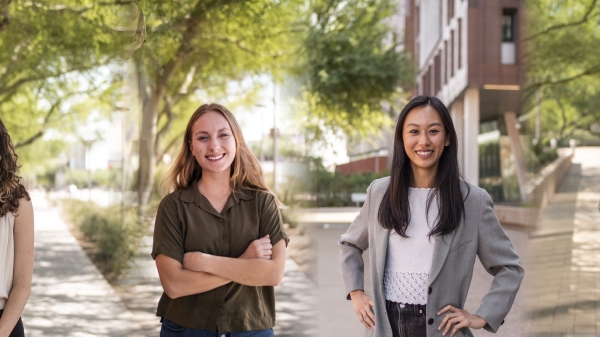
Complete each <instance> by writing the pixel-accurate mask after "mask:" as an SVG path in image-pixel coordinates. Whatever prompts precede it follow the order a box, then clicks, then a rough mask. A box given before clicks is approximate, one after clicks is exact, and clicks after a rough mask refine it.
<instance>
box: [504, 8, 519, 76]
mask: <svg viewBox="0 0 600 337" xmlns="http://www.w3.org/2000/svg"><path fill="white" fill-rule="evenodd" d="M516 26H517V11H516V10H515V9H508V8H506V9H504V10H503V12H502V51H501V53H502V54H501V63H502V64H516V61H517V43H516V41H517V36H516V35H517V27H516Z"/></svg>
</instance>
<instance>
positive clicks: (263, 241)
mask: <svg viewBox="0 0 600 337" xmlns="http://www.w3.org/2000/svg"><path fill="white" fill-rule="evenodd" d="M254 242H256V244H258V245H263V244H265V243H271V240H269V238H260V239H256V240H254Z"/></svg>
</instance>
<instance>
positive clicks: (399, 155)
mask: <svg viewBox="0 0 600 337" xmlns="http://www.w3.org/2000/svg"><path fill="white" fill-rule="evenodd" d="M427 105H428V106H431V107H432V108H433V109H435V110H436V111H437V112H438V114H439V115H440V118H441V119H442V123H443V124H444V129H445V131H446V135H447V137H448V138H449V139H450V144H449V145H448V146H447V147H446V148H445V149H444V152H443V153H442V156H441V157H440V161H439V164H438V167H437V172H436V175H435V181H434V186H433V187H434V189H432V192H431V193H429V198H428V199H427V208H426V212H427V213H429V206H431V202H432V200H433V198H436V197H437V198H438V206H439V213H438V215H437V218H436V219H435V223H436V224H435V226H434V227H433V229H432V230H431V232H430V233H429V235H430V236H431V235H436V234H440V235H445V234H449V233H452V232H453V231H455V230H456V229H457V228H458V226H459V225H460V221H461V218H462V217H463V216H464V209H465V203H464V199H463V195H462V193H461V189H460V181H461V179H463V176H462V174H461V172H460V169H459V167H458V138H457V137H456V130H454V124H453V123H452V118H451V117H450V113H449V112H448V109H447V108H446V106H445V105H444V103H442V101H440V100H439V99H438V98H437V97H431V96H417V97H415V98H413V99H412V100H411V101H410V102H408V104H407V105H406V106H405V107H404V109H402V112H401V113H400V116H398V120H397V122H396V132H395V135H394V154H393V158H392V170H391V173H390V185H389V186H388V188H387V191H386V192H385V195H384V196H383V200H382V201H381V205H380V206H379V214H378V220H379V222H380V223H381V226H382V227H383V228H386V229H394V230H395V231H396V233H398V234H399V235H401V236H403V237H407V235H406V228H407V227H408V224H409V223H410V207H409V203H408V188H409V187H410V186H411V184H412V183H413V172H412V168H411V165H410V159H409V158H408V156H407V155H406V152H405V151H404V140H403V139H402V130H403V128H404V120H405V119H406V116H407V115H408V113H409V112H410V111H411V110H413V109H414V108H418V107H424V106H427ZM467 188H468V187H467ZM467 194H468V192H467Z"/></svg>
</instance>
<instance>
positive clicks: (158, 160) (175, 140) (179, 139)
mask: <svg viewBox="0 0 600 337" xmlns="http://www.w3.org/2000/svg"><path fill="white" fill-rule="evenodd" d="M178 141H181V137H175V138H173V139H171V141H170V142H169V144H167V146H165V149H164V150H163V151H162V152H161V153H160V154H159V155H157V156H156V162H157V163H158V162H160V161H161V160H162V159H163V157H164V156H165V154H167V153H168V152H169V150H171V148H172V147H173V145H175V144H176V143H177V142H178Z"/></svg>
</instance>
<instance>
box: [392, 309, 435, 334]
mask: <svg viewBox="0 0 600 337" xmlns="http://www.w3.org/2000/svg"><path fill="white" fill-rule="evenodd" d="M386 309H387V315H388V319H389V320H390V325H391V326H392V334H393V337H427V325H426V323H425V317H426V311H425V305H420V304H402V303H396V302H391V301H386Z"/></svg>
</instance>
